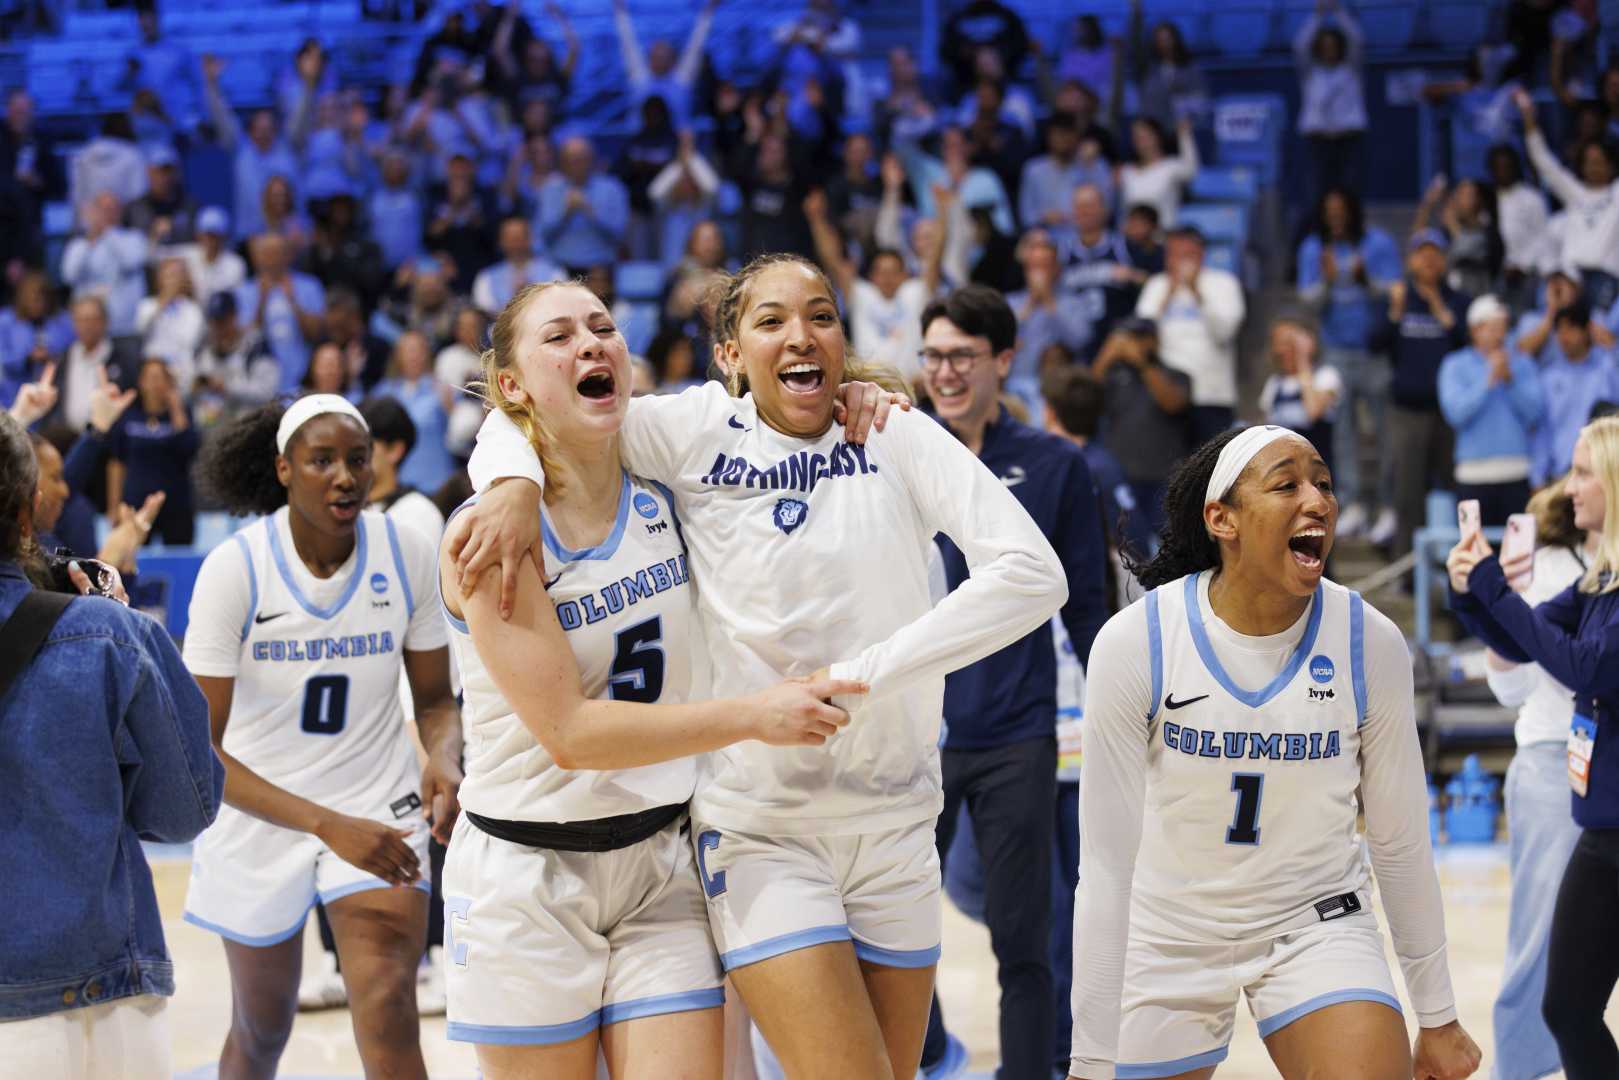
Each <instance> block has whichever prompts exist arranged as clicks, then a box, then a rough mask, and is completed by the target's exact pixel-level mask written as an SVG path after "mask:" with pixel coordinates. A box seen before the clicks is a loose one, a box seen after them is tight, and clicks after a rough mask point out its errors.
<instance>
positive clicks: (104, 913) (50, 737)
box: [0, 561, 225, 1021]
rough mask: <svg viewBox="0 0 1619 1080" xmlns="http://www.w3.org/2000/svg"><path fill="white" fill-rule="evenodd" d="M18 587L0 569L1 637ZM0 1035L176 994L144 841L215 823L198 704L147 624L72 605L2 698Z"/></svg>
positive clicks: (219, 782)
mask: <svg viewBox="0 0 1619 1080" xmlns="http://www.w3.org/2000/svg"><path fill="white" fill-rule="evenodd" d="M31 588H32V586H30V585H29V583H28V580H27V578H25V577H24V576H23V572H22V569H21V568H20V567H19V566H18V565H17V564H16V563H15V562H9V561H7V562H0V622H4V620H6V619H8V618H10V617H11V613H12V612H13V611H14V610H16V607H17V605H18V604H19V603H21V602H22V598H23V597H24V596H25V595H27V593H28V592H29V590H30V589H31ZM0 723H3V724H4V725H5V737H4V738H0V817H3V818H4V820H5V823H6V825H5V828H4V829H3V830H0V866H4V867H5V874H6V893H5V895H6V899H7V902H8V904H9V906H10V908H11V910H12V911H13V913H14V915H15V917H14V918H13V919H12V921H11V924H10V926H9V927H8V928H7V930H6V944H5V947H4V948H3V949H0V1021H5V1020H21V1019H26V1018H28V1017H33V1016H45V1015H47V1014H50V1013H55V1012H63V1011H66V1010H69V1009H77V1008H82V1007H84V1006H87V1005H100V1004H101V1003H103V1002H106V1001H112V1000H115V999H117V998H121V997H129V996H132V995H136V994H165V995H166V994H172V993H174V966H173V964H172V963H171V962H170V960H169V954H168V949H167V948H166V947H165V945H164V941H163V917H162V915H161V914H160V913H159V911H158V906H157V894H156V893H155V892H154V891H153V888H152V872H151V870H150V869H149V868H148V867H147V865H146V856H145V855H144V854H143V853H142V852H141V845H140V842H141V841H142V840H157V841H162V842H165V843H184V842H186V841H189V840H191V839H193V838H194V837H195V836H196V835H197V834H198V833H200V832H201V831H202V830H203V829H205V828H206V827H207V826H208V824H209V823H210V822H211V821H213V820H214V815H215V814H216V813H218V811H219V801H220V797H221V795H222V793H223V791H224V786H225V769H224V766H222V765H221V764H220V762H219V758H218V757H217V756H215V754H214V749H213V744H212V742H211V740H210V738H209V731H208V702H207V701H206V700H205V699H204V698H203V696H202V691H201V690H199V689H198V688H197V684H196V682H195V680H193V679H192V678H191V675H190V673H189V672H187V671H186V669H185V665H184V664H182V663H181V662H180V653H179V650H177V649H176V648H175V647H174V642H173V641H172V640H171V639H170V638H169V635H168V633H167V632H166V631H165V630H164V629H163V627H162V625H161V624H160V623H158V622H157V621H156V620H155V619H152V618H149V617H148V616H145V615H142V614H140V613H139V612H135V611H131V610H129V609H128V608H126V607H124V606H123V605H121V604H116V603H114V602H113V601H111V600H104V599H102V598H100V597H94V596H87V597H81V598H79V599H76V600H74V601H73V602H72V603H71V604H69V605H68V607H67V610H66V611H64V612H63V613H62V618H61V621H60V622H58V623H57V624H56V626H55V627H54V628H53V629H52V630H51V633H50V636H49V637H47V638H46V639H45V644H44V645H43V646H41V648H40V650H39V652H38V653H37V654H36V655H35V657H34V659H33V661H32V662H31V663H30V664H29V665H28V667H26V668H25V669H24V670H23V673H22V674H21V675H20V676H18V678H17V681H16V682H15V683H14V684H13V685H12V687H11V689H10V690H8V691H7V692H6V695H5V697H4V698H0Z"/></svg>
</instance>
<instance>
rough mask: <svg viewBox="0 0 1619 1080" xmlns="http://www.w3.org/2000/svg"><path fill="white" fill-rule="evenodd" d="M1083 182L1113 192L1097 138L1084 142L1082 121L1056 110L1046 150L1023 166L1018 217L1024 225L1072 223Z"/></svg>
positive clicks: (1049, 124)
mask: <svg viewBox="0 0 1619 1080" xmlns="http://www.w3.org/2000/svg"><path fill="white" fill-rule="evenodd" d="M1081 184H1094V185H1096V187H1097V188H1098V189H1100V190H1101V191H1103V192H1104V193H1111V191H1112V189H1113V170H1112V167H1111V166H1110V165H1109V164H1108V162H1107V159H1106V158H1104V157H1102V153H1101V148H1100V147H1099V146H1097V144H1096V141H1095V140H1094V139H1093V140H1090V141H1088V142H1086V143H1084V145H1083V146H1082V145H1081V142H1080V135H1079V124H1078V122H1077V121H1075V119H1074V118H1073V117H1072V116H1070V115H1068V114H1067V113H1056V114H1055V115H1053V116H1052V118H1051V119H1050V120H1049V121H1047V122H1046V152H1045V153H1044V154H1041V155H1040V156H1039V157H1036V158H1031V159H1029V162H1028V164H1026V165H1024V166H1023V178H1022V181H1021V183H1020V184H1019V185H1018V220H1020V221H1021V222H1022V223H1023V227H1024V228H1025V229H1032V228H1034V227H1036V226H1043V227H1045V228H1048V229H1058V228H1063V227H1065V226H1072V225H1073V222H1074V211H1073V205H1074V202H1073V200H1074V190H1075V189H1076V188H1078V187H1079V186H1080V185H1081Z"/></svg>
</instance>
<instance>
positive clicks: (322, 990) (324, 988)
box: [298, 949, 349, 1012]
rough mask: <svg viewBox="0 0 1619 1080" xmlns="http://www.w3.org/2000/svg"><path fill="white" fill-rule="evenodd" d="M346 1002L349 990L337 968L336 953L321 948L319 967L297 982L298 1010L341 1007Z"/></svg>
mask: <svg viewBox="0 0 1619 1080" xmlns="http://www.w3.org/2000/svg"><path fill="white" fill-rule="evenodd" d="M348 1003H349V991H348V987H346V986H344V985H343V976H342V974H340V973H339V972H338V970H337V955H336V954H335V953H329V952H326V951H325V950H324V949H323V950H321V954H320V967H319V969H317V970H315V971H311V972H309V973H307V974H306V975H304V978H303V982H301V983H299V984H298V1011H299V1012H319V1011H320V1010H321V1009H341V1008H342V1007H343V1006H345V1005H347V1004H348Z"/></svg>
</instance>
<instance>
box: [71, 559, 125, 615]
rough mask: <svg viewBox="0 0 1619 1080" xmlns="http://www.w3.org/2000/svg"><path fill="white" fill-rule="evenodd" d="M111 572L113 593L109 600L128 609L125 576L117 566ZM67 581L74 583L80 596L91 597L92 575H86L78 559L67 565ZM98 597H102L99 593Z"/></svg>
mask: <svg viewBox="0 0 1619 1080" xmlns="http://www.w3.org/2000/svg"><path fill="white" fill-rule="evenodd" d="M111 570H112V593H111V595H110V596H108V597H107V598H108V599H109V600H116V601H118V602H119V603H120V604H122V605H124V606H125V607H128V606H129V593H127V592H125V591H124V576H123V575H122V574H120V573H119V572H118V568H117V567H116V566H114V567H111ZM67 579H68V580H69V581H71V582H73V587H74V588H75V589H78V590H79V595H80V596H89V595H90V589H91V585H90V575H89V574H86V573H85V572H84V570H83V569H82V568H81V567H80V566H79V563H78V560H77V559H75V560H74V561H73V562H70V563H68V564H67ZM96 595H97V596H100V595H101V594H100V593H97V594H96Z"/></svg>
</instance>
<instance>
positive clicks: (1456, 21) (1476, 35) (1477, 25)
mask: <svg viewBox="0 0 1619 1080" xmlns="http://www.w3.org/2000/svg"><path fill="white" fill-rule="evenodd" d="M1489 25H1490V5H1488V4H1484V3H1481V2H1479V0H1429V2H1428V34H1429V36H1430V37H1432V38H1433V40H1434V42H1435V43H1436V44H1438V45H1440V46H1442V47H1444V48H1447V49H1471V48H1473V47H1474V46H1476V45H1478V43H1479V42H1481V41H1483V40H1484V35H1485V32H1486V31H1487V30H1488V29H1489Z"/></svg>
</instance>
